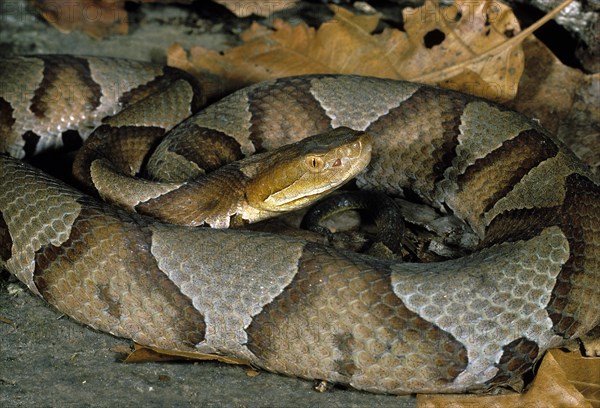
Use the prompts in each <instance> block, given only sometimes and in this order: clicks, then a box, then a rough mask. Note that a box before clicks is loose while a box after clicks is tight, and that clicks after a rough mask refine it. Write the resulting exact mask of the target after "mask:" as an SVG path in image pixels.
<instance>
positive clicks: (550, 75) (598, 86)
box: [509, 37, 600, 176]
mask: <svg viewBox="0 0 600 408" xmlns="http://www.w3.org/2000/svg"><path fill="white" fill-rule="evenodd" d="M523 48H524V51H525V71H524V73H523V76H522V78H521V82H520V84H519V92H518V93H517V96H516V98H515V100H514V101H512V102H510V104H509V106H510V107H512V108H513V109H515V110H518V111H519V112H523V113H524V114H526V115H527V116H529V117H533V118H536V119H538V120H539V121H540V123H541V124H542V126H544V127H545V128H546V129H548V130H549V131H550V132H552V133H554V134H555V135H557V136H558V137H559V138H561V139H562V140H563V141H564V142H565V143H566V144H567V145H568V146H569V147H570V148H571V149H572V150H573V151H574V152H575V153H576V154H577V155H578V156H579V157H580V158H581V159H582V160H583V161H584V162H586V163H587V164H588V165H590V166H591V167H592V168H593V169H594V170H595V172H596V174H597V175H599V176H600V150H599V149H598V148H597V144H598V139H599V138H600V128H599V122H598V121H599V118H600V74H593V75H586V74H584V73H582V72H581V71H580V70H578V69H575V68H571V67H568V66H566V65H564V64H563V63H562V62H560V60H559V59H558V58H556V57H555V56H554V54H552V52H551V51H550V50H549V49H548V48H547V47H546V46H545V45H544V44H542V43H541V42H540V41H539V40H537V39H535V38H534V37H529V38H528V39H527V40H526V41H524V43H523Z"/></svg>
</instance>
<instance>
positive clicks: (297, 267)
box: [0, 56, 600, 393]
mask: <svg viewBox="0 0 600 408" xmlns="http://www.w3.org/2000/svg"><path fill="white" fill-rule="evenodd" d="M0 71H1V74H0V77H1V78H2V82H3V87H2V94H0V147H2V150H3V151H6V152H8V153H9V154H10V155H12V156H14V157H17V158H21V157H23V156H24V155H25V153H34V152H37V151H41V150H43V149H45V148H48V147H51V146H54V145H55V144H61V143H62V142H63V141H64V139H65V135H70V134H71V133H70V132H67V130H69V129H77V130H79V131H80V134H82V135H83V136H84V137H85V136H87V134H89V133H90V132H91V130H92V129H93V128H95V127H96V126H98V125H99V124H100V120H101V119H102V118H104V117H106V116H109V115H113V114H115V113H116V112H117V111H118V110H119V109H120V107H121V106H122V105H123V104H125V103H129V102H135V101H137V100H138V99H140V98H142V97H145V96H147V95H149V94H151V92H150V90H151V89H152V87H153V86H155V85H157V84H158V85H160V84H161V83H162V82H173V81H177V79H173V77H174V76H175V77H176V76H177V74H176V73H174V72H175V71H173V70H169V69H163V68H161V67H156V66H153V65H149V64H143V63H137V62H131V61H121V60H111V59H103V58H83V57H67V56H62V57H56V56H55V57H49V56H46V57H29V58H21V59H17V60H10V61H5V62H3V63H2V65H1V66H0ZM184 79H185V78H184ZM180 81H183V82H182V84H183V85H182V88H181V89H183V91H181V92H179V91H178V92H171V94H167V96H161V97H160V101H161V103H163V104H164V108H163V109H153V110H152V112H148V111H147V109H146V110H144V109H145V108H144V107H143V104H142V105H141V106H142V107H141V108H135V109H137V111H135V109H134V111H135V112H134V113H136V115H138V117H139V118H140V119H139V123H138V124H137V125H135V126H139V127H146V128H152V129H167V130H168V129H170V127H172V126H173V124H172V123H171V122H172V121H173V120H174V119H177V121H181V120H184V119H185V117H187V116H189V115H190V113H191V112H192V110H194V108H190V107H189V106H194V105H200V104H201V101H199V99H198V98H199V97H198V94H194V93H193V90H194V87H196V85H194V84H192V85H189V83H190V82H186V81H184V80H183V79H180ZM67 83H68V84H69V85H68V86H69V87H70V88H69V89H70V90H71V91H75V90H76V92H71V93H70V94H69V95H70V97H69V98H65V97H60V98H59V97H57V96H56V95H57V92H58V91H59V90H61V87H63V88H62V90H63V91H64V87H65V86H66V85H65V84H67ZM185 84H188V85H185ZM139 95H142V96H139ZM150 97H151V96H150ZM174 105H178V106H179V105H180V106H183V105H185V106H186V109H187V110H186V109H184V113H177V114H174V113H173V112H175V109H174V108H172V107H173V106H174ZM134 106H135V105H134ZM171 109H173V110H171ZM177 112H180V109H179V108H178V109H177ZM118 122H119V120H113V121H112V122H110V120H109V124H110V125H111V126H116V127H118V126H119V123H118ZM135 126H133V127H135ZM341 126H345V127H349V128H352V129H355V130H359V131H360V130H364V131H366V132H367V133H368V134H370V135H371V137H372V138H373V152H372V159H371V162H370V164H369V165H368V166H367V168H366V169H365V170H364V171H363V172H362V173H360V174H359V175H358V177H357V184H358V186H359V187H361V188H363V189H371V190H380V191H384V192H386V193H388V194H391V195H396V196H400V195H407V194H408V195H410V196H411V197H416V198H417V199H418V200H420V201H422V202H423V203H426V204H429V205H431V206H433V207H435V208H437V209H438V210H440V211H442V212H447V213H452V214H454V215H456V216H457V217H459V218H460V219H462V220H464V221H465V222H466V223H467V224H468V225H469V226H470V227H471V228H472V229H473V230H474V231H475V232H476V233H477V235H478V236H479V237H480V244H479V246H478V249H477V250H476V251H475V252H474V253H472V254H470V255H468V256H465V257H463V258H460V259H455V260H449V261H445V262H439V263H429V264H403V263H394V262H390V261H384V260H378V259H375V258H371V257H368V256H363V255H359V254H352V253H346V252H342V251H338V250H335V249H332V248H328V247H325V246H321V245H318V244H314V243H307V242H304V241H302V240H297V239H291V238H286V237H282V236H277V235H270V234H261V233H256V232H249V231H242V230H214V229H208V228H191V227H181V226H173V225H167V224H164V223H161V222H156V221H152V220H150V219H149V218H146V217H143V216H138V215H136V214H133V215H132V214H128V213H126V212H124V211H122V210H118V209H115V208H114V207H112V206H109V205H107V204H102V203H100V202H98V201H96V200H94V199H92V198H90V197H88V196H86V195H84V194H83V193H80V192H78V191H77V190H75V189H73V188H71V187H69V186H66V185H64V184H62V183H61V182H58V181H55V180H54V179H53V178H52V177H50V176H47V175H45V174H44V173H42V172H40V171H39V170H36V169H33V168H31V167H29V166H28V165H26V164H24V163H22V162H20V161H17V160H15V159H12V158H9V157H7V156H0V267H3V268H6V269H8V270H9V271H10V272H11V273H13V274H14V275H16V276H17V277H18V278H19V279H20V280H21V281H22V282H24V283H25V284H26V285H27V286H28V287H29V288H30V289H31V290H32V291H33V292H35V293H37V294H38V295H40V296H42V297H43V298H44V299H46V300H47V301H48V302H50V303H51V304H53V305H54V306H56V307H57V308H58V309H59V310H61V311H62V312H63V313H66V314H68V315H70V316H72V317H73V318H74V319H76V320H78V321H80V322H82V323H85V324H87V325H90V326H92V327H95V328H98V329H100V330H103V331H107V332H110V333H113V334H115V335H117V336H123V337H128V338H132V339H134V340H135V341H136V342H138V343H141V344H145V345H150V346H154V347H158V348H162V349H171V350H183V351H198V352H203V353H213V354H221V355H228V356H233V357H236V358H239V359H243V360H245V361H247V362H249V363H251V364H254V365H256V366H258V367H262V368H264V369H266V370H269V371H274V372H278V373H283V374H287V375H293V376H299V377H303V378H314V379H324V380H327V381H331V382H336V383H343V384H349V385H351V386H352V387H355V388H358V389H363V390H369V391H373V392H386V393H412V392H462V391H482V390H487V389H489V388H491V387H494V386H499V385H512V386H515V384H518V383H519V381H520V378H521V376H522V375H523V374H524V373H525V372H527V371H529V370H531V368H532V366H533V364H534V363H535V362H536V361H537V360H538V359H539V358H540V357H541V355H542V353H543V352H544V351H545V350H546V349H548V348H550V347H554V346H559V345H561V344H563V343H564V342H565V341H566V340H569V339H574V338H577V337H578V336H581V335H583V334H585V333H586V332H587V331H589V330H590V329H591V328H593V327H595V326H596V325H598V324H599V323H600V308H599V307H598V305H599V304H600V285H599V284H598V283H599V281H600V187H599V184H598V182H597V181H596V180H595V179H594V178H593V176H592V175H591V173H590V172H589V171H588V169H587V168H586V167H585V166H584V165H583V164H581V163H580V162H579V161H578V160H577V159H576V158H575V157H574V156H573V154H572V153H570V151H568V150H567V149H566V148H565V147H564V146H563V145H562V144H561V143H560V142H558V141H557V140H556V139H555V138H554V137H552V136H551V135H549V134H548V133H547V132H546V131H544V130H543V129H542V128H540V127H539V126H538V125H537V124H536V123H534V122H532V121H529V120H527V119H526V118H524V117H523V116H521V115H519V114H517V113H515V112H512V111H509V110H506V109H504V108H502V107H500V106H498V105H495V104H492V103H489V102H487V101H484V100H481V99H477V98H473V97H469V96H465V95H462V94H459V93H455V92H450V91H444V90H440V89H435V88H431V87H427V86H423V85H418V84H413V83H406V82H400V81H391V80H383V79H374V78H362V77H355V76H326V75H321V76H308V77H297V78H285V79H280V80H275V81H270V82H266V83H261V84H258V85H254V86H251V87H249V88H246V89H244V90H241V91H239V92H237V93H235V94H233V95H231V96H229V97H227V98H225V99H223V100H222V101H220V102H218V103H216V104H213V105H211V106H210V107H208V108H206V109H204V110H202V111H200V112H199V113H197V114H195V115H194V116H192V117H191V118H190V119H187V120H186V121H185V122H183V123H182V124H181V125H179V126H178V127H176V128H175V129H174V130H173V131H171V132H170V134H173V133H175V134H184V133H185V134H188V133H190V132H191V133H195V134H196V135H200V136H196V137H200V138H201V139H202V138H204V139H211V140H217V141H220V142H222V143H226V144H231V145H234V146H236V147H237V148H238V149H239V152H240V153H241V154H243V155H248V154H251V153H254V152H255V151H257V150H259V151H262V150H269V149H272V148H274V147H277V146H280V145H282V144H285V143H290V142H294V141H297V140H300V139H302V138H304V137H306V136H309V135H313V134H317V133H321V132H323V131H327V130H329V129H332V128H337V127H341ZM131 127H132V125H131V122H128V125H127V127H126V130H127V131H129V129H131ZM164 132H166V130H160V131H158V133H161V135H162V133H164ZM61 135H62V139H61ZM169 137H170V136H169ZM169 137H167V140H169V139H168V138H169ZM168 143H171V145H169V144H168ZM161 149H162V151H163V152H165V153H166V155H167V156H169V155H170V156H173V157H174V158H175V159H176V160H175V161H176V162H177V161H178V160H179V161H183V160H182V156H184V155H185V152H184V150H185V149H183V148H178V147H177V146H175V145H174V144H173V143H172V142H167V145H166V147H159V148H158V149H157V151H160V150H161ZM178 149H179V150H178ZM151 160H152V159H151Z"/></svg>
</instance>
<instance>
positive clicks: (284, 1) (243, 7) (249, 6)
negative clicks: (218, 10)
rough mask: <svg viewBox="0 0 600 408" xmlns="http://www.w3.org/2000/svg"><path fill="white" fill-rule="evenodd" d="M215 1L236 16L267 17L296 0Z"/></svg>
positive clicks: (292, 4)
mask: <svg viewBox="0 0 600 408" xmlns="http://www.w3.org/2000/svg"><path fill="white" fill-rule="evenodd" d="M213 1H214V2H215V3H219V4H222V5H223V6H225V7H227V8H228V9H229V11H231V12H232V13H233V14H235V15H236V16H238V17H248V16H251V15H253V14H254V15H256V16H262V17H268V16H270V15H271V14H273V13H275V12H277V11H281V10H285V9H288V8H290V7H292V6H294V4H296V2H297V1H298V0H277V1H249V0H213Z"/></svg>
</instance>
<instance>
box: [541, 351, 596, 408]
mask: <svg viewBox="0 0 600 408" xmlns="http://www.w3.org/2000/svg"><path fill="white" fill-rule="evenodd" d="M549 353H550V354H551V355H552V357H553V358H554V359H555V360H556V362H557V363H558V365H559V366H560V368H561V369H562V370H563V371H564V373H565V375H566V376H567V379H568V380H569V382H570V383H571V384H573V386H575V388H577V389H578V390H579V392H580V393H581V394H582V395H583V396H584V398H585V399H586V401H588V402H589V403H590V404H591V405H592V406H593V407H600V358H598V357H583V356H582V355H581V353H580V352H579V351H575V352H565V351H562V350H559V349H554V350H550V352H549Z"/></svg>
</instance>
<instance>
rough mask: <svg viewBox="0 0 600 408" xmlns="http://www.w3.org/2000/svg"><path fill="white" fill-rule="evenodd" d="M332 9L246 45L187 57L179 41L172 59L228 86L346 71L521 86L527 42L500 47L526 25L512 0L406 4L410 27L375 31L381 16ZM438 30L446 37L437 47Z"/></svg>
mask: <svg viewBox="0 0 600 408" xmlns="http://www.w3.org/2000/svg"><path fill="white" fill-rule="evenodd" d="M332 10H333V11H334V12H335V15H334V17H333V18H332V19H331V20H330V21H328V22H325V23H323V24H322V25H321V27H320V28H319V29H318V30H316V29H314V28H311V27H308V26H307V25H306V24H303V23H301V24H298V25H295V26H292V25H290V24H288V23H286V22H284V21H282V20H278V19H276V20H274V21H273V30H271V29H267V28H266V27H264V26H261V25H259V24H256V23H255V24H253V25H252V26H251V27H250V29H249V30H247V31H246V32H244V33H243V34H242V36H241V38H242V40H243V41H244V44H243V45H241V46H239V47H235V48H231V49H228V50H226V51H225V52H223V53H218V52H215V51H212V50H208V49H206V48H202V47H194V48H192V49H191V50H190V56H189V59H187V58H184V55H185V53H184V52H183V50H182V49H181V48H180V47H178V46H175V47H171V50H170V52H169V64H171V65H174V66H178V67H180V68H183V69H188V70H191V72H192V73H195V74H196V75H202V74H204V73H206V72H208V73H212V74H213V75H217V76H221V77H223V78H224V82H225V83H228V84H230V85H231V86H230V87H229V88H227V91H231V90H233V89H237V88H240V87H242V86H245V85H248V84H251V83H254V82H257V81H260V80H264V79H269V78H276V77H282V76H289V75H302V74H311V73H342V74H359V75H371V76H378V77H383V78H394V79H406V80H417V81H425V82H428V83H441V84H442V85H445V86H447V87H451V88H455V89H461V90H463V91H467V92H471V93H475V94H478V95H482V96H485V97H487V98H488V99H496V100H505V99H509V98H510V97H512V96H513V95H514V94H515V92H516V85H517V83H518V80H519V77H520V74H521V72H522V68H523V55H522V52H521V49H520V45H519V44H518V43H515V44H514V46H511V47H504V48H501V49H499V48H498V45H499V44H502V43H504V42H505V41H506V40H507V39H508V38H510V37H512V36H514V35H515V34H517V33H518V32H519V31H520V28H519V25H518V22H517V20H516V18H515V17H514V15H513V14H512V12H511V11H510V9H509V8H508V7H507V6H504V5H502V4H500V3H497V2H492V1H477V2H473V1H468V0H459V1H458V2H457V3H456V5H451V6H439V5H438V4H437V3H436V2H434V1H433V0H428V1H426V3H425V4H424V5H423V6H422V7H420V8H417V9H405V10H404V12H403V14H404V19H405V30H406V32H404V31H399V30H396V29H385V30H384V31H383V32H382V33H380V34H373V31H374V30H375V28H376V27H377V25H378V22H379V16H378V15H366V16H357V15H354V14H352V13H351V12H350V11H348V10H346V9H343V8H340V7H336V6H332ZM436 35H437V36H438V37H439V38H438V41H440V42H439V44H437V45H432V44H431V43H430V42H429V40H430V39H431V38H433V37H435V36H436ZM474 57H477V58H476V59H473V58H474ZM455 67H458V69H455Z"/></svg>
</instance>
